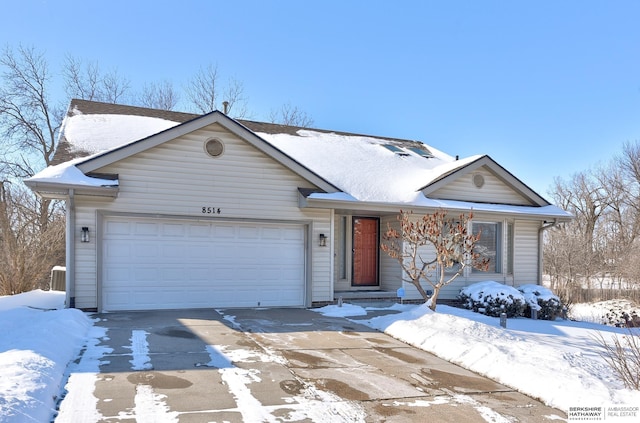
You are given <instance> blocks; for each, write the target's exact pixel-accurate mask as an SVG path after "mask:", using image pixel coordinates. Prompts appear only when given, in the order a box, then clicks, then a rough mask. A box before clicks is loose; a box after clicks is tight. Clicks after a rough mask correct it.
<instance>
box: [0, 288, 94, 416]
mask: <svg viewBox="0 0 640 423" xmlns="http://www.w3.org/2000/svg"><path fill="white" fill-rule="evenodd" d="M64 298H65V293H64V292H59V291H40V290H37V291H31V292H27V293H24V294H18V295H13V296H4V297H0V421H2V422H48V421H50V419H51V416H52V415H53V413H54V411H55V404H56V399H57V397H58V395H59V394H60V393H61V391H62V389H63V388H64V384H65V382H66V381H65V371H66V367H67V363H69V362H70V361H72V360H74V359H75V358H76V356H77V355H78V353H79V352H80V348H81V347H82V345H83V343H84V342H85V337H86V334H87V332H88V330H89V328H90V327H91V325H92V323H91V320H90V319H89V318H88V317H87V316H86V314H84V313H83V312H81V311H80V310H75V309H64V308H63V307H64Z"/></svg>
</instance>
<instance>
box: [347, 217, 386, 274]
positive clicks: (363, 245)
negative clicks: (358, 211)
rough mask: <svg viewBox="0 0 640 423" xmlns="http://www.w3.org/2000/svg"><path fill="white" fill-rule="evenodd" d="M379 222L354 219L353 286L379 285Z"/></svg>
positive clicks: (365, 218)
mask: <svg viewBox="0 0 640 423" xmlns="http://www.w3.org/2000/svg"><path fill="white" fill-rule="evenodd" d="M379 223H380V222H379V220H378V219H377V218H375V217H354V218H353V279H352V282H351V284H352V285H353V286H377V285H378V251H379V247H378V244H379V236H378V227H379V226H380V225H379Z"/></svg>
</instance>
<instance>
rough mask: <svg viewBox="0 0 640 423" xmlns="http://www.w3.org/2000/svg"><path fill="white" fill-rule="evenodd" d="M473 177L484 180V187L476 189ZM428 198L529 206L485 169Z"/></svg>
mask: <svg viewBox="0 0 640 423" xmlns="http://www.w3.org/2000/svg"><path fill="white" fill-rule="evenodd" d="M474 175H481V176H482V177H483V178H484V185H483V186H482V187H481V188H478V187H477V186H476V185H475V184H474V183H473V177H474ZM429 197H430V198H441V199H447V200H460V201H476V202H479V203H495V204H514V205H523V206H530V205H532V204H531V202H530V201H528V200H527V199H526V198H524V197H523V196H522V195H520V194H519V193H517V192H516V191H514V190H513V188H511V187H510V186H509V185H507V184H505V183H504V182H503V181H502V180H501V179H499V178H498V177H496V176H495V175H494V174H493V173H491V172H489V171H488V170H487V169H486V168H485V167H482V168H480V169H477V170H475V171H473V172H469V173H468V174H464V175H462V176H460V177H459V178H457V179H456V180H454V181H452V182H450V183H448V184H447V185H446V186H444V187H442V188H440V189H438V190H436V191H434V192H432V193H430V194H429Z"/></svg>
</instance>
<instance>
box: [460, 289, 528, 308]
mask: <svg viewBox="0 0 640 423" xmlns="http://www.w3.org/2000/svg"><path fill="white" fill-rule="evenodd" d="M458 298H459V299H460V300H461V301H462V302H463V305H464V307H465V308H468V309H469V310H473V311H475V312H478V313H482V314H486V315H487V316H494V317H499V316H500V313H506V314H507V317H517V316H522V313H523V312H524V308H525V300H524V296H523V295H522V293H521V292H520V291H518V290H517V289H515V288H514V287H512V286H507V285H504V284H501V283H498V282H495V281H486V282H478V283H474V284H473V285H469V286H468V287H466V288H464V289H462V290H461V291H460V294H459V295H458Z"/></svg>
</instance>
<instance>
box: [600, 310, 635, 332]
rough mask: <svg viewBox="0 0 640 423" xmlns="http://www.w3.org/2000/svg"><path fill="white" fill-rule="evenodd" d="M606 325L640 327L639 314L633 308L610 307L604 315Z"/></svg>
mask: <svg viewBox="0 0 640 423" xmlns="http://www.w3.org/2000/svg"><path fill="white" fill-rule="evenodd" d="M604 321H605V324H606V325H610V326H616V327H619V328H623V327H627V328H637V327H640V316H638V312H637V311H636V310H633V309H627V310H625V309H623V308H621V307H611V308H610V309H609V311H608V312H607V313H605V315H604Z"/></svg>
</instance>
